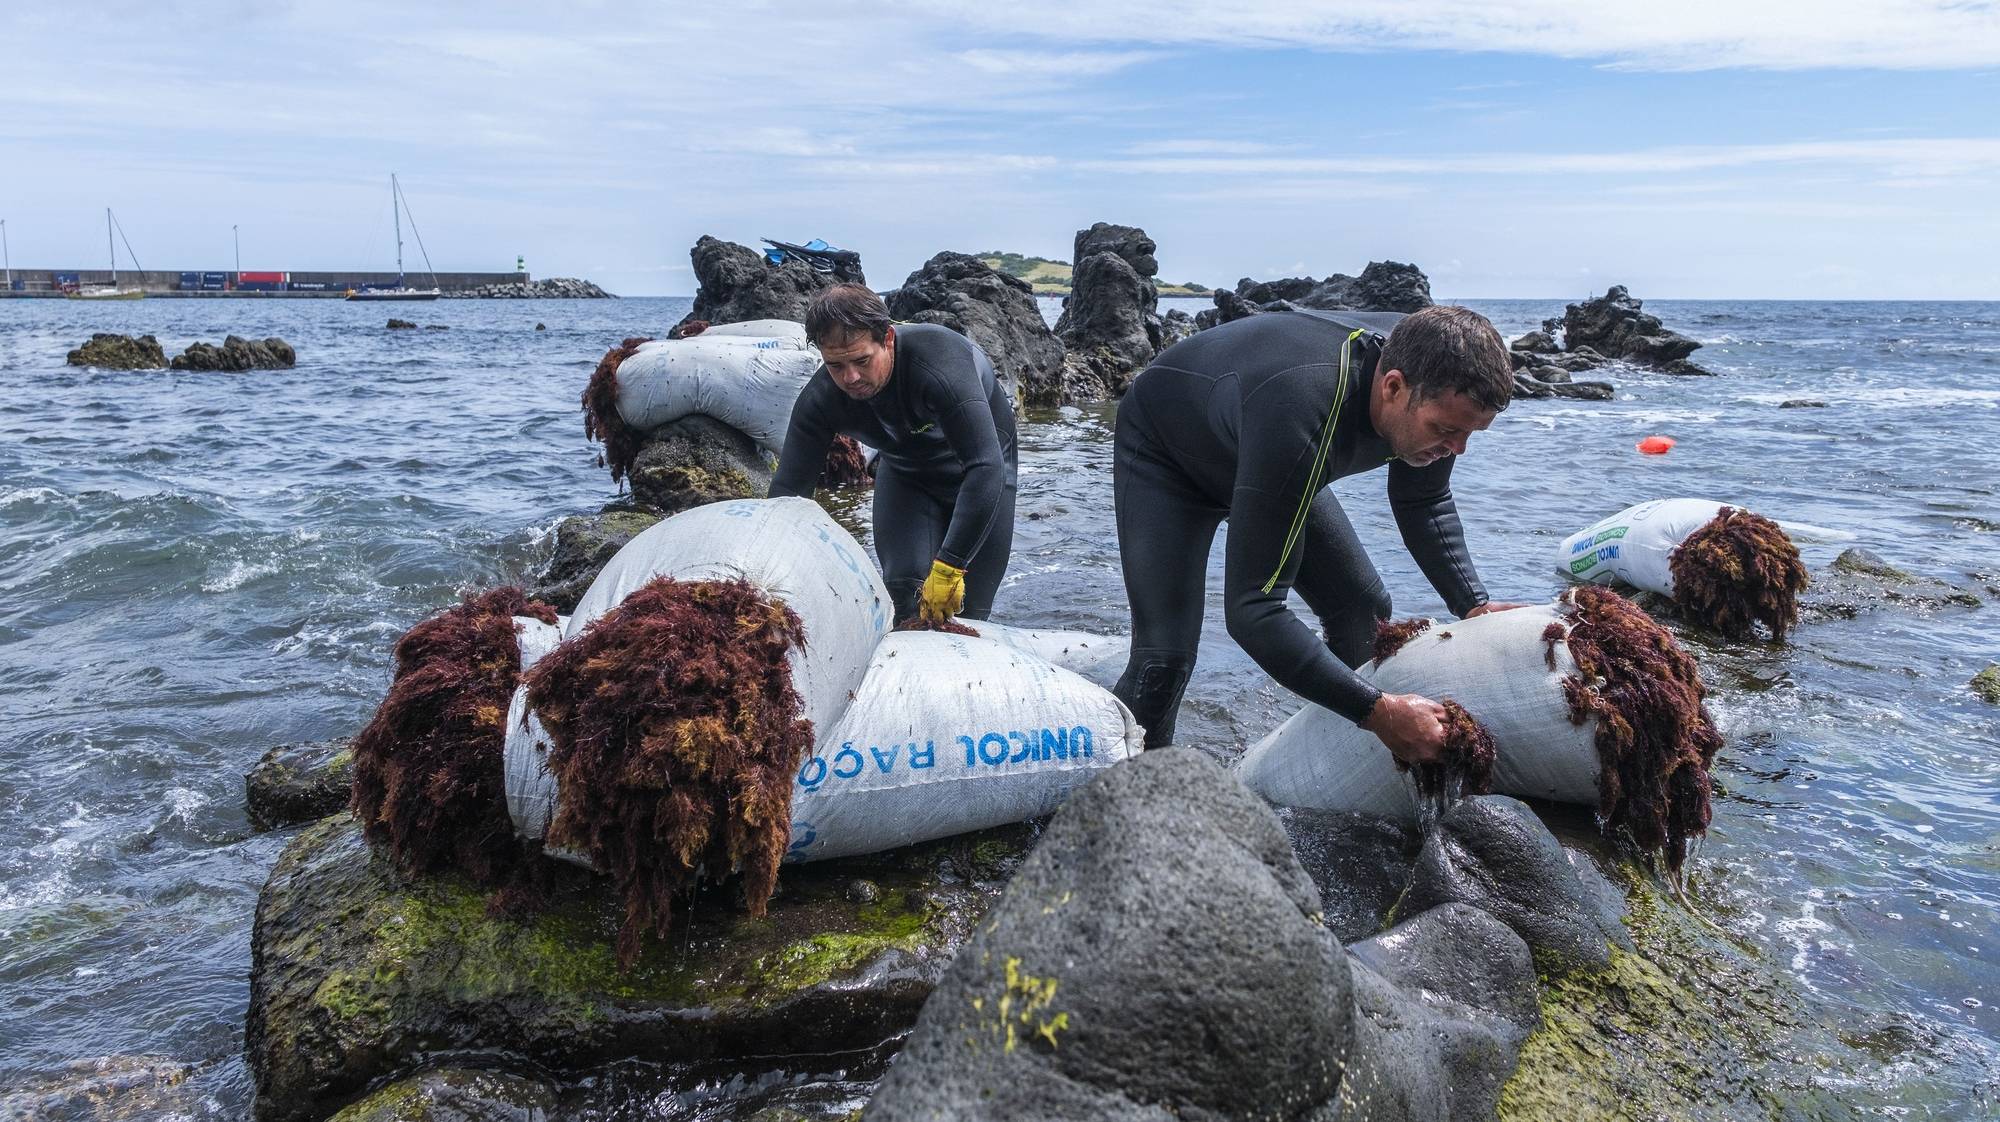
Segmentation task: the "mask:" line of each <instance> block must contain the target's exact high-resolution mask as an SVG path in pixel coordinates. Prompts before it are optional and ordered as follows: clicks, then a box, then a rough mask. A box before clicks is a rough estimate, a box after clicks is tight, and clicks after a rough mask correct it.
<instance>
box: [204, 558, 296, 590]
mask: <svg viewBox="0 0 2000 1122" xmlns="http://www.w3.org/2000/svg"><path fill="white" fill-rule="evenodd" d="M277 571H278V565H277V563H276V562H273V561H258V562H249V561H237V562H234V563H232V564H231V565H230V566H229V571H228V572H226V573H224V574H222V575H221V576H219V577H217V578H215V579H214V580H205V581H202V582H201V590H202V591H203V592H234V591H236V590H237V589H239V588H242V587H243V586H244V585H246V584H249V583H250V582H251V581H253V580H258V579H260V578H263V577H268V576H270V575H271V574H272V573H275V572H277Z"/></svg>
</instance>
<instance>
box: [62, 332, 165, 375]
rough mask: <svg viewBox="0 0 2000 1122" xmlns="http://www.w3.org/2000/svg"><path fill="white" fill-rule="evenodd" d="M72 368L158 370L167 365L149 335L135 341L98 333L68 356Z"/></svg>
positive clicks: (158, 347)
mask: <svg viewBox="0 0 2000 1122" xmlns="http://www.w3.org/2000/svg"><path fill="white" fill-rule="evenodd" d="M69 364H70V365H71V366H95V367H97V368H99V369H100V370H159V369H161V368H163V367H165V366H166V365H167V353H166V352H165V351H163V350H161V349H160V341H159V340H158V339H155V338H153V337H152V336H151V335H141V336H139V337H138V338H137V339H134V338H133V337H131V336H130V335H112V334H108V333H106V332H98V333H97V334H95V335H92V336H91V337H90V342H88V343H85V344H84V345H83V346H81V347H78V348H77V349H75V350H73V351H71V352H70V353H69Z"/></svg>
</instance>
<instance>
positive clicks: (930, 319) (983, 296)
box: [888, 252, 1063, 401]
mask: <svg viewBox="0 0 2000 1122" xmlns="http://www.w3.org/2000/svg"><path fill="white" fill-rule="evenodd" d="M888 304H889V314H890V315H892V316H894V317H896V318H897V319H899V320H904V321H906V322H909V323H935V324H941V325H943V326H945V327H949V328H951V329H952V330H953V331H956V332H958V333H959V334H960V335H964V336H966V337H967V338H969V339H971V340H972V341H973V342H975V343H977V344H979V347H980V349H981V350H983V351H985V352H986V357H987V358H989V359H991V360H992V362H993V370H994V372H995V373H996V374H998V375H999V376H1000V382H1001V384H1002V385H1004V386H1006V387H1007V393H1008V395H1009V396H1011V397H1012V398H1013V399H1014V400H1015V401H1022V400H1027V401H1053V400H1060V398H1061V393H1062V389H1061V386H1062V382H1061V379H1062V368H1063V346H1062V343H1061V342H1060V341H1058V340H1057V339H1056V337H1055V334H1054V333H1053V332H1051V331H1050V330H1049V325H1048V321H1046V320H1044V319H1043V318H1042V310H1041V308H1039V307H1037V306H1036V304H1035V290H1034V288H1033V287H1032V286H1030V285H1029V284H1028V282H1027V281H1024V280H1021V279H1020V278H1018V277H1010V276H1008V275H1007V274H1005V273H1003V272H1000V271H999V270H998V269H995V268H993V267H992V266H990V265H988V264H986V262H984V261H981V260H980V259H979V258H977V257H971V256H968V255H966V254H963V253H951V252H945V253H940V254H938V255H937V256H935V257H932V258H931V259H930V260H929V261H926V262H924V264H923V267H922V268H920V269H918V270H917V271H916V272H914V273H911V274H910V276H909V279H907V280H905V281H904V282H903V287H901V288H899V289H897V290H896V291H894V292H891V293H889V296H888Z"/></svg>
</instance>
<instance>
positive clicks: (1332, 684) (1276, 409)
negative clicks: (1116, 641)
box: [1222, 376, 1382, 724]
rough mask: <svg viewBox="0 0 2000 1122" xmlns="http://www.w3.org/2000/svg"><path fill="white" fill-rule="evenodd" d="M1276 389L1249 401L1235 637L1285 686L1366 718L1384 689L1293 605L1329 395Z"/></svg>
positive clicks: (1231, 585) (1236, 510)
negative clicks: (1289, 603)
mask: <svg viewBox="0 0 2000 1122" xmlns="http://www.w3.org/2000/svg"><path fill="white" fill-rule="evenodd" d="M1277 381H1282V376H1281V378H1280V379H1278V380H1277ZM1276 388H1277V387H1275V386H1270V385H1267V386H1266V387H1264V389H1263V390H1261V391H1259V392H1258V393H1256V394H1254V395H1252V396H1251V397H1250V398H1249V399H1247V400H1245V401H1244V403H1243V418H1242V426H1241V429H1240V430H1239V431H1240V432H1241V433H1242V436H1241V437H1240V439H1239V444H1238V454H1237V466H1236V485H1235V488H1234V489H1233V490H1232V491H1231V493H1230V502H1229V532H1228V549H1227V552H1226V554H1225V557H1226V560H1225V562H1224V569H1223V592H1222V595H1223V615H1224V619H1225V620H1226V622H1227V623H1228V625H1229V637H1230V638H1232V639H1234V640H1236V645H1237V646H1239V647H1242V648H1243V651H1244V653H1246V654H1248V655H1249V656H1250V657H1251V659H1253V660H1254V661H1255V662H1256V663H1257V665H1258V666H1261V667H1263V668H1264V672H1265V673H1267V674H1269V675H1270V676H1271V677H1272V678H1274V679H1276V680H1277V682H1278V684H1279V685H1281V686H1284V687H1285V688H1286V689H1288V690H1291V691H1292V692H1293V693H1296V694H1298V695H1299V696H1300V697H1303V698H1305V699H1306V700H1307V701H1310V702H1312V703H1314V704H1315V705H1321V706H1325V707H1326V708H1328V709H1331V710H1333V711H1334V712H1336V713H1339V714H1340V715H1341V716H1343V717H1346V718H1347V719H1348V720H1350V721H1353V722H1355V723H1357V724H1359V723H1360V722H1361V721H1364V720H1366V719H1367V717H1368V712H1369V710H1371V709H1373V708H1374V707H1375V699H1376V698H1378V697H1380V696H1382V691H1380V690H1378V689H1376V688H1375V687H1374V686H1371V685H1369V684H1368V683H1367V682H1366V681H1364V680H1363V679H1362V677H1361V676H1360V675H1359V674H1356V673H1355V672H1354V671H1352V670H1350V669H1348V668H1347V667H1346V666H1344V665H1342V663H1341V661H1340V660H1339V659H1337V658H1335V657H1334V655H1333V651H1332V650H1330V649H1328V647H1327V645H1326V643H1325V641H1324V640H1322V639H1321V638H1320V637H1319V636H1318V635H1316V634H1314V633H1313V630H1312V628H1310V627H1308V626H1306V624H1305V622H1304V621H1303V620H1301V619H1299V617H1298V616H1297V615H1296V614H1294V613H1293V612H1292V610H1291V609H1290V608H1288V607H1286V606H1285V598H1286V597H1287V596H1288V595H1290V594H1291V590H1292V582H1293V581H1295V580H1296V579H1298V574H1299V561H1300V558H1301V551H1300V549H1299V548H1298V547H1297V546H1296V545H1294V546H1293V547H1292V548H1291V549H1290V550H1287V549H1286V539H1287V537H1288V536H1289V535H1290V534H1291V531H1292V525H1293V523H1294V522H1295V521H1296V520H1297V518H1298V515H1299V512H1300V511H1301V510H1302V509H1304V507H1305V506H1306V504H1308V503H1310V501H1311V499H1312V497H1313V496H1312V495H1309V494H1307V492H1306V486H1307V482H1308V477H1309V476H1310V475H1311V474H1313V465H1314V461H1315V459H1316V458H1317V457H1318V454H1319V437H1320V430H1321V427H1322V426H1323V425H1324V423H1325V422H1326V417H1325V416H1324V412H1323V410H1324V408H1325V406H1324V403H1321V404H1320V405H1319V406H1317V407H1315V406H1313V405H1312V404H1311V403H1310V402H1307V401H1304V400H1293V395H1290V394H1287V393H1284V392H1272V391H1273V390H1274V389H1276ZM1346 407H1347V408H1349V409H1353V408H1366V402H1365V401H1358V402H1357V401H1349V402H1348V403H1347V406H1346ZM1315 412H1319V413H1320V415H1317V416H1315V415H1314V414H1315ZM1322 482H1323V481H1322ZM1281 558H1282V561H1281V560H1280V559H1281ZM1267 582H1268V583H1269V585H1270V588H1269V591H1266V590H1265V585H1266V583H1267Z"/></svg>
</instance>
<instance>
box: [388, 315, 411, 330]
mask: <svg viewBox="0 0 2000 1122" xmlns="http://www.w3.org/2000/svg"><path fill="white" fill-rule="evenodd" d="M416 327H417V325H416V324H414V323H411V322H410V321H409V320H406V319H397V318H396V317H395V316H390V317H389V330H391V331H405V330H408V331H414V330H416Z"/></svg>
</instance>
